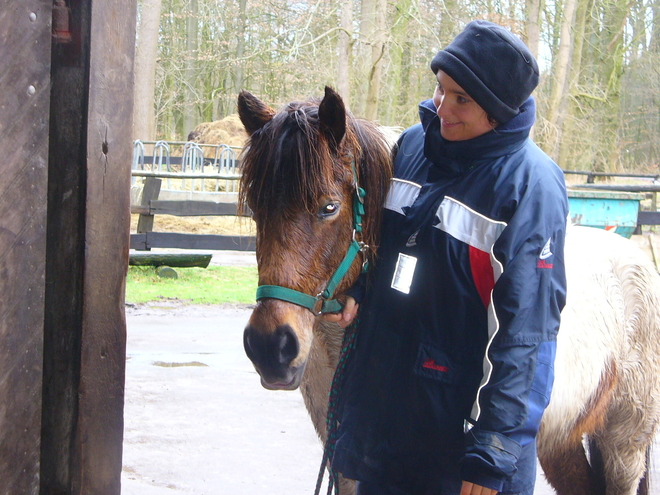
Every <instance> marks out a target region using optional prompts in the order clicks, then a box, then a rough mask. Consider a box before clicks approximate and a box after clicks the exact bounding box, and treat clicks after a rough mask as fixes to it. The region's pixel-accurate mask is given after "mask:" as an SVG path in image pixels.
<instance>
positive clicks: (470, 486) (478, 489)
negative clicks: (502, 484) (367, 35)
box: [461, 481, 497, 495]
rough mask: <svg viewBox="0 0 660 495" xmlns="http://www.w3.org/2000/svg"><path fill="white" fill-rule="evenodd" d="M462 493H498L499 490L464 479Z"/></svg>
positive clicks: (466, 494) (490, 494)
mask: <svg viewBox="0 0 660 495" xmlns="http://www.w3.org/2000/svg"><path fill="white" fill-rule="evenodd" d="M461 495H497V490H491V489H490V488H486V487H483V486H479V485H475V484H474V483H469V482H467V481H464V482H463V485H462V486H461Z"/></svg>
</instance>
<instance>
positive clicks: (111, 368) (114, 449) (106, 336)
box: [74, 0, 137, 495]
mask: <svg viewBox="0 0 660 495" xmlns="http://www.w3.org/2000/svg"><path fill="white" fill-rule="evenodd" d="M91 4H92V12H91V32H92V33H93V36H92V38H91V45H90V70H89V108H88V127H87V133H86V137H87V146H86V149H87V171H86V173H87V182H86V212H85V213H86V215H85V271H84V295H83V313H82V317H83V318H82V336H83V340H82V347H81V358H80V367H81V372H80V390H79V415H78V424H77V432H76V434H77V436H76V449H77V454H78V455H77V459H79V464H78V465H77V466H76V468H77V472H76V480H75V481H76V483H75V485H74V486H75V487H76V488H77V490H78V491H77V494H76V495H87V494H95V495H97V494H98V495H119V494H120V493H121V471H122V449H123V433H124V380H125V369H126V318H125V313H124V305H125V285H126V271H127V266H128V251H129V235H130V189H131V170H130V163H131V157H132V142H133V136H132V132H133V97H132V95H133V60H134V55H135V53H134V52H135V26H136V23H135V20H136V17H137V0H114V1H112V2H91Z"/></svg>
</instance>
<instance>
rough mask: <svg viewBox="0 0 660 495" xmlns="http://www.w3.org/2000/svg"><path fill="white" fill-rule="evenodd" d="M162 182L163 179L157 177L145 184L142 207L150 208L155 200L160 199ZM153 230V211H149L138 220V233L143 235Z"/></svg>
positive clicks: (151, 178)
mask: <svg viewBox="0 0 660 495" xmlns="http://www.w3.org/2000/svg"><path fill="white" fill-rule="evenodd" d="M162 182H163V181H162V180H161V179H157V178H155V177H149V178H148V179H147V180H146V181H145V182H144V187H143V188H142V199H141V200H140V205H141V206H149V205H151V202H152V201H153V200H155V199H158V195H159V194H160V187H161V185H162ZM152 230H154V214H153V213H152V212H151V209H149V212H148V213H146V214H141V215H140V218H138V224H137V231H138V232H139V233H142V232H151V231H152Z"/></svg>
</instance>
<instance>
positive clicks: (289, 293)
mask: <svg viewBox="0 0 660 495" xmlns="http://www.w3.org/2000/svg"><path fill="white" fill-rule="evenodd" d="M353 185H354V187H355V192H354V198H353V240H352V241H351V244H350V245H349V246H348V251H347V252H346V255H345V256H344V259H343V260H342V262H341V263H340V264H339V267H337V270H335V273H334V274H333V275H332V277H330V280H328V284H327V285H326V287H325V289H324V290H323V291H321V292H320V293H318V294H317V295H316V297H314V296H310V295H309V294H305V293H304V292H300V291H297V290H294V289H289V288H287V287H281V286H279V285H260V286H259V287H257V298H256V299H257V301H259V300H260V299H279V300H280V301H286V302H290V303H293V304H296V305H298V306H302V307H303V308H307V309H309V310H310V311H311V312H312V313H314V314H315V315H317V316H318V315H322V314H325V313H337V312H338V311H341V309H342V304H341V303H340V302H339V301H338V300H337V299H332V296H333V294H334V292H335V289H337V286H338V285H339V283H340V282H341V281H342V279H343V278H344V276H345V275H346V273H347V272H348V270H349V268H350V267H351V265H352V264H353V261H354V260H355V257H356V256H357V254H358V253H360V252H364V251H366V250H367V249H368V248H369V246H367V245H366V244H365V243H364V242H361V241H358V240H357V239H356V236H357V235H358V234H361V233H362V216H363V215H364V197H365V196H366V194H367V193H366V192H365V190H364V189H362V188H361V187H360V186H359V185H358V179H357V171H356V169H355V164H353ZM363 269H366V261H365V263H364V264H363Z"/></svg>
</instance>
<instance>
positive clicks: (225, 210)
mask: <svg viewBox="0 0 660 495" xmlns="http://www.w3.org/2000/svg"><path fill="white" fill-rule="evenodd" d="M150 211H151V212H152V213H153V214H157V215H175V216H179V217H194V216H225V215H226V216H239V211H238V205H237V204H236V203H214V202H211V201H167V200H155V201H152V202H151V208H150ZM138 232H141V231H139V230H138Z"/></svg>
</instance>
